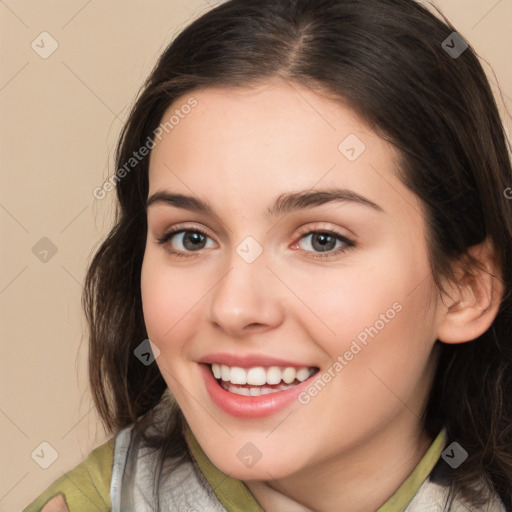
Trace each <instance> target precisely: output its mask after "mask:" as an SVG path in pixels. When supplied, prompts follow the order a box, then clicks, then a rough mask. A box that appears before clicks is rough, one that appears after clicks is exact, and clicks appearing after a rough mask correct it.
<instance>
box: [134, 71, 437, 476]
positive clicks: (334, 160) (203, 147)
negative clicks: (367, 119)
mask: <svg viewBox="0 0 512 512" xmlns="http://www.w3.org/2000/svg"><path fill="white" fill-rule="evenodd" d="M193 102H194V104H195V106H194V108H193V109H183V105H185V104H187V103H188V104H192V103H193ZM176 109H178V110H180V109H182V110H181V111H182V112H185V111H186V112H188V113H187V114H186V115H183V116H182V117H180V119H179V122H177V123H175V124H173V126H172V129H169V128H168V129H167V133H166V132H165V130H164V131H163V136H161V137H160V138H161V140H157V144H156V146H155V148H154V149H153V151H152V154H151V159H150V171H149V183H150V189H149V198H150V199H149V205H148V212H147V216H148V236H147V243H146V250H145V256H144V261H143V266H142V280H141V286H142V298H143V309H144V318H145V322H146V327H147V331H148V335H149V338H150V339H151V341H152V342H153V343H154V344H155V345H156V346H157V347H158V349H159V350H160V354H159V356H158V358H157V359H156V363H157V364H158V367H159V369H160V371H161V373H162V375H163V377H164V379H165V380H166V382H167V384H168V386H169V388H170V390H171V391H172V393H173V394H174V396H175V397H176V399H177V401H178V403H179V405H180V407H181V409H182V410H183V412H184V414H185V417H186V419H187V421H188V423H189V425H190V427H191V429H192V431H193V432H194V434H195V436H196V438H197V440H198V441H199V443H200V445H201V446H202V448H203V449H204V451H205V452H206V454H207V455H208V456H209V458H210V459H211V460H212V462H213V463H214V464H215V465H216V466H217V467H218V468H219V469H221V470H222V471H224V472H226V473H229V474H230V475H231V476H233V477H235V478H239V479H242V480H259V479H260V480H262V479H265V478H267V479H268V478H269V474H271V475H272V477H273V478H280V477H286V476H287V475H292V474H294V473H296V472H300V471H302V472H304V471H308V470H310V469H312V468H315V467H319V465H322V464H332V463H335V462H336V460H338V461H339V460H343V458H346V457H348V456H349V454H350V453H352V454H354V453H358V450H359V452H361V450H364V447H367V448H368V447H369V446H370V444H371V443H372V442H373V441H372V440H377V439H379V436H383V435H384V433H385V432H387V433H390V432H394V433H399V434H403V435H407V433H409V434H410V433H411V432H416V431H417V430H418V429H420V426H419V417H420V416H421V408H422V406H423V404H424V403H425V400H426V399H427V396H428V393H429V388H430V385H431V379H432V372H433V368H434V362H435V361H434V356H433V350H432V349H433V345H434V342H435V340H436V325H437V313H436V312H437V305H436V304H437V303H436V297H437V294H436V291H435V287H434V286H433V283H432V279H431V277H430V275H431V274H430V267H429V262H428V256H427V245H426V240H425V222H424V217H423V215H422V213H421V212H422V209H421V205H420V203H419V201H418V199H417V198H416V197H415V196H414V194H413V193H412V192H410V191H409V190H408V189H407V188H405V186H404V185H403V184H402V183H401V182H400V180H399V179H398V177H397V175H396V174H397V172H396V161H397V154H396V152H395V150H394V149H393V147H392V146H391V145H390V144H389V143H387V142H385V141H384V140H382V139H381V138H379V137H378V136H377V134H376V133H374V132H373V131H372V130H371V129H370V128H369V127H368V126H366V125H365V124H364V123H363V121H362V120H361V119H359V118H358V117H357V116H356V115H355V114H354V113H353V112H352V111H351V110H350V108H349V107H347V106H344V105H343V104H341V103H340V102H337V101H334V100H333V99H329V98H328V97H327V96H325V95H321V94H320V93H319V92H313V91H312V90H311V89H308V88H305V87H303V86H301V85H298V84H293V86H292V85H291V84H287V83H284V82H278V81H272V82H267V83H265V84H261V85H258V86H253V87H246V88H239V89H234V88H208V89H199V90H197V91H194V92H193V93H191V94H190V96H184V97H182V98H180V99H179V100H177V101H176V102H175V103H174V104H173V105H172V106H171V107H170V108H169V109H168V111H167V112H166V114H165V115H164V118H163V120H164V121H165V120H167V119H168V118H170V116H171V115H172V114H173V113H174V112H175V110H176ZM247 381H248V383H247ZM244 382H245V384H244Z"/></svg>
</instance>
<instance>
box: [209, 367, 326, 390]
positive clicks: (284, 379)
mask: <svg viewBox="0 0 512 512" xmlns="http://www.w3.org/2000/svg"><path fill="white" fill-rule="evenodd" d="M211 371H212V373H213V375H214V377H215V378H216V379H217V381H218V383H219V384H220V386H221V387H222V388H223V389H224V390H226V391H228V392H230V393H234V394H237V395H242V396H260V395H267V394H270V393H278V392H279V391H285V390H287V389H290V388H293V387H295V386H296V385H298V384H300V383H301V382H304V381H305V380H307V379H308V378H309V377H311V375H313V374H314V373H316V371H317V369H316V368H314V367H306V366H304V367H300V368H295V367H292V366H285V367H280V366H270V367H268V368H265V367H263V366H254V367H252V368H241V367H239V366H227V365H225V364H217V363H214V364H212V365H211Z"/></svg>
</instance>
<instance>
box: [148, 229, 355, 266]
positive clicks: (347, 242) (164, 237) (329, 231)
mask: <svg viewBox="0 0 512 512" xmlns="http://www.w3.org/2000/svg"><path fill="white" fill-rule="evenodd" d="M179 233H199V234H201V235H203V236H205V237H207V238H211V237H210V236H209V235H208V234H207V233H206V232H205V231H203V230H202V229H200V228H195V227H194V228H192V227H176V228H175V229H173V230H172V231H169V232H167V233H164V234H163V235H162V236H161V237H159V238H157V242H158V244H159V245H165V244H167V243H168V242H169V240H171V239H172V237H173V236H175V235H177V234H179ZM298 233H299V235H301V237H300V238H299V240H298V241H297V242H294V245H295V244H297V243H298V242H299V241H300V240H302V239H303V238H305V237H306V236H309V235H311V234H325V235H330V236H333V237H334V238H336V239H337V240H339V241H340V242H342V243H343V244H345V246H344V247H339V248H338V249H336V250H332V251H328V252H327V253H326V254H322V253H314V254H313V255H311V254H309V253H311V251H304V250H302V251H303V252H305V253H307V254H306V257H307V258H311V259H326V258H332V257H334V256H337V255H339V254H343V253H344V252H346V251H348V250H349V249H352V248H353V247H355V243H354V242H353V241H352V240H350V239H349V238H347V237H346V236H343V235H342V234H341V233H338V232H337V231H334V230H332V229H311V228H299V229H298ZM169 252H170V253H171V254H172V255H173V257H176V258H190V257H193V254H187V253H184V252H182V251H175V250H174V249H169ZM194 252H197V253H199V252H200V251H192V253H194Z"/></svg>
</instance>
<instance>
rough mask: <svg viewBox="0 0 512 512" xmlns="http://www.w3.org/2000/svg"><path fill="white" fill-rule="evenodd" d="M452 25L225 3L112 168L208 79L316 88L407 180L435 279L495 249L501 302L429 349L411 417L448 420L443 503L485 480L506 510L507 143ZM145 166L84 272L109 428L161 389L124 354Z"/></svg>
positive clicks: (146, 109) (167, 441)
mask: <svg viewBox="0 0 512 512" xmlns="http://www.w3.org/2000/svg"><path fill="white" fill-rule="evenodd" d="M455 31H456V30H455V29H454V27H453V26H452V25H451V24H450V23H449V22H448V21H447V20H446V19H444V21H442V20H441V19H440V17H438V16H435V15H434V14H432V13H431V12H429V11H428V10H427V9H426V8H425V7H422V6H421V5H419V4H418V3H417V2H415V1H413V0H250V1H247V0H231V1H228V2H226V3H224V4H221V5H219V6H218V7H217V8H215V9H213V10H211V11H209V12H207V13H206V14H204V15H203V16H201V17H200V18H199V19H197V20H196V21H194V22H193V23H191V24H190V25H189V26H188V27H187V28H186V29H184V30H183V31H182V32H181V33H180V34H179V35H178V36H177V37H176V38H175V40H174V41H173V42H172V43H171V44H170V45H169V47H168V48H167V49H166V50H165V51H164V53H163V54H162V55H161V57H160V58H159V60H158V62H157V64H156V66H155V68H154V70H153V71H152V73H151V75H150V76H149V78H148V79H147V81H146V83H145V84H144V86H143V88H142V91H141V93H140V94H139V96H138V99H137V101H136V103H135V104H134V106H133V108H132V110H131V113H130V116H129V119H128V121H127V123H126V125H125V127H124V129H123V131H122V133H121V137H120V140H119V144H118V148H117V153H116V159H117V168H118V169H119V168H121V167H122V166H123V165H125V164H126V162H128V161H129V159H130V157H132V154H133V152H134V151H137V150H138V149H139V148H141V147H143V146H144V145H146V144H147V141H148V140H152V139H153V138H154V133H153V132H154V131H155V130H156V129H157V127H158V125H159V124H160V122H161V120H162V116H163V114H164V112H165V110H166V109H167V108H168V107H169V106H170V105H171V103H173V101H175V100H176V99H178V98H179V97H184V98H186V95H187V94H188V95H190V94H192V91H194V90H197V89H198V88H203V87H208V86H210V85H216V86H219V85H220V86H226V87H237V86H244V85H251V84H255V83H257V82H262V81H265V80H269V79H272V78H282V79H285V80H288V81H290V82H296V83H301V84H303V85H305V86H308V87H310V88H312V89H313V90H317V91H320V90H322V91H328V92H329V93H330V94H331V95H332V96H333V97H336V98H338V99H339V100H340V101H342V102H344V103H345V104H346V105H349V106H350V107H351V108H352V109H353V110H354V111H355V112H356V113H357V114H358V115H360V116H361V118H362V119H363V120H364V121H365V122H367V123H368V125H369V126H370V127H371V128H372V129H373V130H375V131H376V132H377V133H379V134H380V135H381V136H382V137H383V138H385V139H386V140H387V141H389V142H390V143H391V144H393V145H394V146H395V147H396V148H397V149H398V150H399V154H400V162H399V170H400V174H401V179H402V180H403V181H404V183H405V184H406V185H407V186H408V187H409V188H410V189H411V190H412V191H413V192H414V193H415V194H416V195H417V196H418V197H419V198H420V199H421V201H422V204H423V206H424V210H425V212H426V223H427V228H428V244H429V257H430V263H431V267H432V273H433V276H434V278H435V280H436V282H437V283H438V284H439V282H440V278H441V277H442V276H449V275H450V269H451V268H452V267H451V264H452V263H453V261H454V260H455V259H457V258H463V257H465V255H466V254H467V250H468V248H469V247H471V246H473V245H475V244H478V243H480V242H482V241H484V240H485V239H488V240H490V241H491V243H492V244H493V246H494V248H495V250H496V253H497V259H498V264H499V267H500V269H501V276H500V277H501V279H502V281H503V283H504V288H505V295H504V297H503V300H502V302H501V305H500V310H499V312H498V315H497V317H496V319H495V321H494V323H493V325H492V326H491V328H490V329H489V330H488V331H487V332H486V333H484V334H483V335H482V336H480V337H479V338H478V339H476V340H474V341H471V342H467V343H460V344H454V345H448V344H444V343H440V342H437V343H438V345H440V347H439V350H440V356H439V363H438V367H437V372H436V375H435V380H434V384H433V388H432V390H431V394H430V399H429V402H428V405H427V407H426V410H425V413H424V417H423V422H424V428H425V430H426V432H427V433H428V434H429V435H430V436H432V437H434V436H435V435H437V433H438V432H439V430H440V428H442V427H443V426H445V427H446V429H447V433H448V440H449V442H451V441H457V442H458V443H459V444H460V445H461V446H462V447H464V449H465V450H466V451H467V452H468V454H469V457H468V459H467V460H466V461H465V462H464V463H463V464H462V465H461V466H460V467H459V468H458V469H457V470H452V471H451V472H450V473H449V480H450V485H451V495H452V499H453V497H465V498H466V499H467V500H469V502H470V503H471V504H473V505H475V506H478V505H479V504H481V503H482V502H483V501H484V500H485V495H484V494H483V492H481V490H479V489H478V488H477V482H478V481H479V480H480V479H482V478H483V479H484V481H485V482H486V483H487V485H489V486H490V488H491V489H493V490H494V491H495V492H497V493H498V494H499V496H500V497H501V499H502V501H503V503H504V504H505V506H506V507H507V508H508V509H509V510H512V401H511V397H512V369H511V368H512V366H511V365H512V343H511V332H512V320H511V295H510V291H511V283H512V280H511V277H512V276H511V273H512V203H511V201H509V200H507V199H506V197H504V191H505V189H507V187H509V186H512V170H511V163H510V156H509V149H510V144H509V142H508V141H507V139H506V137H505V134H504V130H503V125H502V122H501V120H500V116H499V113H498V109H497V106H496V103H495V99H494V97H493V94H492V92H491V90H490V87H489V83H488V81H487V79H486V76H485V73H484V71H483V69H482V66H481V65H480V63H479V61H478V58H477V57H476V54H475V52H474V50H473V49H472V48H471V46H469V47H468V48H467V49H466V50H465V51H463V53H462V54H461V55H460V56H458V57H457V58H455V57H454V56H453V55H450V54H449V52H448V51H447V50H446V48H445V47H443V41H445V40H446V39H447V38H448V36H450V35H451V33H452V32H455ZM148 161H149V157H146V158H144V159H142V160H141V161H140V162H139V163H138V164H137V166H136V168H134V169H133V170H131V172H129V173H128V174H127V175H126V176H124V177H123V178H122V179H120V180H119V183H118V184H117V198H118V208H117V211H116V221H115V225H114V227H113V228H112V230H111V232H110V233H109V235H108V236H107V238H106V240H104V241H103V243H102V244H101V246H100V247H99V249H98V251H97V252H96V254H95V256H94V258H93V260H92V262H91V265H90V268H89V270H88V274H87V279H86V285H85V291H84V296H83V304H84V308H85V312H86V316H87V319H88V323H89V326H90V383H91V386H92V390H93V394H94V398H95V403H96V406H97V408H98V411H99V414H100V416H101V418H102V420H103V422H104V425H105V427H106V428H107V429H108V431H111V432H117V431H118V430H119V429H121V428H123V427H125V426H127V425H130V424H135V425H136V427H137V431H138V432H140V433H142V432H143V431H144V429H145V428H146V427H147V426H149V425H152V424H153V423H154V420H155V416H154V415H155V412H156V411H158V407H159V404H160V405H161V400H162V397H163V396H164V392H165V391H166V387H167V386H166V383H165V381H164V379H163V377H162V376H161V374H160V372H159V370H158V367H157V366H156V364H152V365H149V366H145V365H143V364H141V362H140V361H139V360H138V359H137V358H136V357H135V356H134V349H135V348H136V347H137V346H138V345H139V344H140V343H141V342H142V340H144V339H146V338H147V332H146V329H145V324H144V318H143V313H142V301H141V291H140V273H141V265H142V260H143V256H144V249H145V241H146V229H147V227H146V221H147V220H146V209H145V205H146V200H147V195H148ZM182 421H183V417H182V414H181V412H180V411H179V408H178V407H177V406H176V405H175V406H174V409H173V413H172V414H171V416H170V418H169V422H168V423H167V424H166V426H165V428H164V429H163V430H162V431H161V432H160V434H159V435H158V436H155V437H153V438H151V439H150V438H149V437H148V439H147V442H148V444H149V443H153V445H154V446H155V447H158V448H159V451H158V453H159V456H160V457H161V461H164V460H165V459H170V458H171V457H176V458H177V459H176V460H178V459H180V460H182V459H185V458H187V457H188V456H189V455H188V452H187V449H186V445H185V443H184V441H183V437H182V433H181V425H182Z"/></svg>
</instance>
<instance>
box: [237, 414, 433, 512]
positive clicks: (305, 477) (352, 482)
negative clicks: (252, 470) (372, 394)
mask: <svg viewBox="0 0 512 512" xmlns="http://www.w3.org/2000/svg"><path fill="white" fill-rule="evenodd" d="M397 422H398V424H397ZM418 423H419V422H418V418H416V417H415V416H414V415H413V414H412V413H411V411H409V410H407V409H406V410H402V413H401V417H396V418H395V420H394V421H393V422H391V423H390V424H388V425H387V427H386V428H385V429H383V430H379V431H378V432H376V433H374V434H373V435H370V436H368V437H367V438H366V439H364V440H362V441H361V442H359V443H358V445H357V446H354V447H352V448H351V449H349V450H348V451H345V452H344V453H342V454H340V453H337V454H333V455H332V457H331V458H330V459H329V460H327V461H325V460H323V461H322V464H321V465H317V466H308V468H307V469H304V470H301V471H298V472H296V473H294V474H293V475H290V476H287V477H285V478H281V479H278V480H267V481H246V482H245V483H246V485H247V487H248V488H249V490H250V491H251V492H252V494H253V495H254V497H255V498H256V500H257V501H258V502H259V503H260V505H261V506H262V507H263V508H264V509H265V511H266V512H280V511H282V510H286V511H287V512H311V511H314V512H337V511H339V510H343V511H344V512H367V511H368V510H377V509H378V508H379V507H380V506H382V505H383V504H384V503H385V502H386V501H387V500H388V499H389V498H390V497H391V496H392V495H393V494H394V493H395V491H396V490H397V489H398V488H399V487H400V485H401V484H402V483H403V482H404V481H405V480H406V478H407V477H408V476H409V474H410V473H411V472H412V471H413V469H414V468H415V467H416V465H417V464H418V462H419V461H420V460H421V458H422V457H423V455H424V454H425V453H426V451H427V450H428V448H429V446H430V444H431V443H432V439H430V438H429V437H428V436H427V435H426V434H425V433H424V432H423V430H422V429H421V427H420V425H419V424H418Z"/></svg>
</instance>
